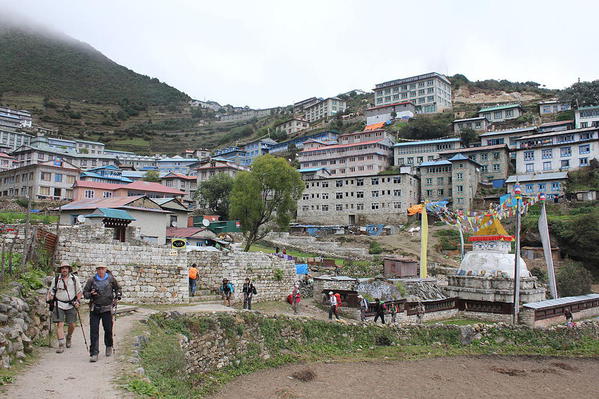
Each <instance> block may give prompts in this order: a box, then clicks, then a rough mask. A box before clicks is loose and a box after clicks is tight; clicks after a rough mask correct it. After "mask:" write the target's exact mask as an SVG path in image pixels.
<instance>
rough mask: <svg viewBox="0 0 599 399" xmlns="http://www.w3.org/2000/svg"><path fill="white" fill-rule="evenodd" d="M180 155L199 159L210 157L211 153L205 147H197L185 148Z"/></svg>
mask: <svg viewBox="0 0 599 399" xmlns="http://www.w3.org/2000/svg"><path fill="white" fill-rule="evenodd" d="M181 156H182V157H183V158H185V159H193V158H195V159H198V160H199V161H202V160H208V159H210V156H211V153H210V150H208V149H206V148H198V149H196V150H185V151H183V153H182V154H181Z"/></svg>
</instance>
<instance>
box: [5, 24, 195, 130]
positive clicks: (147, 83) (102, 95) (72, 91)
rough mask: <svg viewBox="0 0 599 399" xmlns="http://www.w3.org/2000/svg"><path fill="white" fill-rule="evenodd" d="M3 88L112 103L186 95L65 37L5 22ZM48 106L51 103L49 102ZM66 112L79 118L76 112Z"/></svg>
mask: <svg viewBox="0 0 599 399" xmlns="http://www.w3.org/2000/svg"><path fill="white" fill-rule="evenodd" d="M7 91H13V92H20V93H36V94H42V95H52V96H54V97H62V98H70V99H77V100H85V101H91V102H95V103H112V104H117V103H119V102H120V101H123V99H134V100H135V101H136V102H138V103H142V104H169V103H178V102H182V101H187V100H188V99H189V97H188V96H187V95H186V94H185V93H182V92H180V91H179V90H177V89H175V88H173V87H171V86H169V85H167V84H165V83H161V82H160V81H159V80H158V79H156V78H150V77H148V76H144V75H140V74H137V73H135V72H133V71H132V70H130V69H127V68H125V67H123V66H120V65H118V64H117V63H115V62H113V61H111V60H110V59H108V58H107V57H106V56H104V55H103V54H102V53H100V52H99V51H97V50H95V49H94V48H92V47H91V46H89V45H88V44H85V43H82V42H79V41H77V40H74V39H72V38H70V37H68V36H66V35H60V34H57V33H52V34H45V33H36V32H33V31H32V30H27V29H20V28H16V27H10V26H4V27H3V28H2V29H0V92H7ZM47 105H48V106H52V105H53V104H52V103H51V102H50V101H47ZM132 111H135V109H134V108H132V107H126V108H125V112H129V113H131V112H132ZM68 116H70V117H71V118H73V119H79V118H81V115H80V114H79V113H78V112H76V111H70V112H69V114H68Z"/></svg>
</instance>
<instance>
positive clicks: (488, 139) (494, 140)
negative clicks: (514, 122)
mask: <svg viewBox="0 0 599 399" xmlns="http://www.w3.org/2000/svg"><path fill="white" fill-rule="evenodd" d="M536 132H537V127H536V126H527V127H519V128H515V129H505V130H493V131H491V132H487V133H483V134H481V135H480V136H479V137H480V140H481V144H482V145H484V146H487V145H499V144H505V145H507V146H508V148H509V149H510V151H512V150H515V149H516V147H517V146H518V142H517V141H516V140H518V139H519V138H520V137H522V136H528V135H530V134H535V133H536Z"/></svg>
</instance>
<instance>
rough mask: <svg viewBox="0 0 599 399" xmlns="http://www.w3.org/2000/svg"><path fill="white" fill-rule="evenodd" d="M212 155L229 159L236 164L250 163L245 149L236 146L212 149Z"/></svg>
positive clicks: (244, 164) (245, 164)
mask: <svg viewBox="0 0 599 399" xmlns="http://www.w3.org/2000/svg"><path fill="white" fill-rule="evenodd" d="M213 156H214V158H218V159H224V160H227V161H231V162H232V163H235V164H237V165H242V166H250V164H251V161H250V159H249V158H248V156H247V153H246V152H245V150H244V149H243V148H240V147H237V146H233V147H226V148H221V149H218V150H216V151H214V154H213ZM214 158H212V159H214Z"/></svg>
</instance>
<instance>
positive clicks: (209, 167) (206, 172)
mask: <svg viewBox="0 0 599 399" xmlns="http://www.w3.org/2000/svg"><path fill="white" fill-rule="evenodd" d="M247 170H249V169H248V168H247V167H244V166H241V165H239V164H237V163H235V162H232V161H230V160H228V159H221V158H212V159H211V160H210V161H209V162H205V163H203V164H201V165H199V166H197V167H196V168H195V171H196V174H197V178H198V183H197V186H199V185H200V184H202V182H204V181H206V180H208V179H210V178H211V177H213V176H215V175H216V174H217V173H224V174H226V175H229V176H231V177H233V176H235V175H236V174H237V173H238V172H241V171H247Z"/></svg>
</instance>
